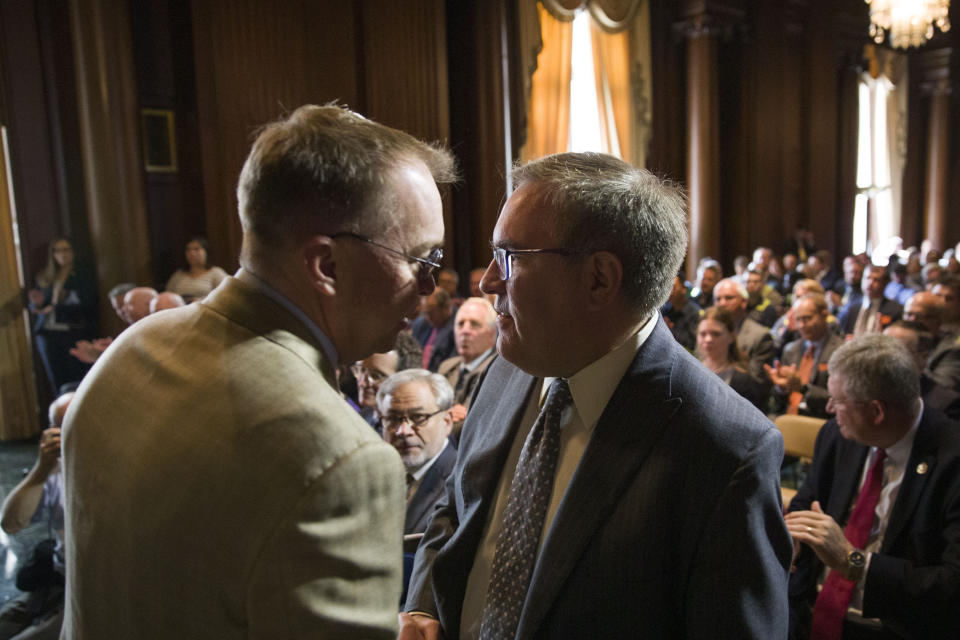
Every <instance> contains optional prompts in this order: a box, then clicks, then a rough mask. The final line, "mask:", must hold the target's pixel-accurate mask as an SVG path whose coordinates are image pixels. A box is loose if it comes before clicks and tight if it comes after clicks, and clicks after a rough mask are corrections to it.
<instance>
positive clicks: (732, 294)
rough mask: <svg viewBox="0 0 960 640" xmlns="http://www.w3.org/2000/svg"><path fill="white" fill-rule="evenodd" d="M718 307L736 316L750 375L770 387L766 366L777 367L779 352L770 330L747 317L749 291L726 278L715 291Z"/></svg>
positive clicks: (731, 279)
mask: <svg viewBox="0 0 960 640" xmlns="http://www.w3.org/2000/svg"><path fill="white" fill-rule="evenodd" d="M713 299H714V304H716V306H718V307H720V308H722V309H726V310H727V311H728V312H730V314H731V315H732V316H733V322H734V328H735V329H736V334H737V348H738V349H740V351H741V352H742V353H745V354H747V357H748V358H749V365H748V367H747V371H748V372H749V373H750V375H752V376H753V377H754V378H756V379H757V380H759V381H760V382H761V383H763V384H764V385H765V386H766V387H768V386H769V384H770V380H769V378H767V373H766V372H765V371H764V369H763V365H765V364H773V358H774V356H775V355H776V350H775V349H774V347H773V336H771V335H770V330H769V329H768V328H767V327H765V326H763V325H762V324H760V323H759V322H756V321H755V320H751V319H750V318H748V317H747V290H746V288H745V287H744V286H743V285H742V284H741V283H740V282H739V281H737V280H735V279H734V278H724V279H723V280H721V281H720V282H718V283H717V286H716V287H715V288H714V290H713Z"/></svg>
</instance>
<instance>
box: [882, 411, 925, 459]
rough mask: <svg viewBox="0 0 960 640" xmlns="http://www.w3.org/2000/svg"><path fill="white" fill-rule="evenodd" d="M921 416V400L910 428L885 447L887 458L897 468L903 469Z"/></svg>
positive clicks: (908, 457)
mask: <svg viewBox="0 0 960 640" xmlns="http://www.w3.org/2000/svg"><path fill="white" fill-rule="evenodd" d="M922 416H923V400H921V401H920V411H919V412H917V417H916V418H915V419H914V421H913V424H912V425H910V429H909V430H907V432H906V433H905V434H903V437H902V438H900V439H899V440H897V441H896V442H895V443H893V444H892V445H890V446H889V447H887V448H886V452H887V458H889V459H890V461H891V462H893V464H895V465H896V467H897V468H898V469H903V468H905V467H906V466H907V461H908V460H909V459H910V451H911V450H912V449H913V441H914V439H915V438H916V437H917V428H918V427H919V426H920V418H921V417H922Z"/></svg>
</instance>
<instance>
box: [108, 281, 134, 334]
mask: <svg viewBox="0 0 960 640" xmlns="http://www.w3.org/2000/svg"><path fill="white" fill-rule="evenodd" d="M136 287H137V285H135V284H133V283H132V282H121V283H120V284H118V285H116V286H114V287H113V288H112V289H110V293H108V294H107V297H108V298H110V306H111V307H113V312H114V313H115V314H117V317H118V318H120V319H121V320H123V322H124V324H126V322H127V319H126V317H125V316H124V314H123V298H124V296H126V295H127V292H128V291H130V290H131V289H135V288H136Z"/></svg>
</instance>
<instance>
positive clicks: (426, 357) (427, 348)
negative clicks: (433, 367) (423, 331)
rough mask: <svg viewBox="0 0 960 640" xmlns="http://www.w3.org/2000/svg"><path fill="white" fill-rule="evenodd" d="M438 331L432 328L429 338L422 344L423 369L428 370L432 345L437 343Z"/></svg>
mask: <svg viewBox="0 0 960 640" xmlns="http://www.w3.org/2000/svg"><path fill="white" fill-rule="evenodd" d="M438 332H439V331H438V329H437V328H436V327H434V328H433V329H432V330H431V331H430V337H428V338H427V341H426V342H424V343H423V368H424V369H429V368H430V358H431V357H432V356H433V343H434V342H436V341H437V333H438Z"/></svg>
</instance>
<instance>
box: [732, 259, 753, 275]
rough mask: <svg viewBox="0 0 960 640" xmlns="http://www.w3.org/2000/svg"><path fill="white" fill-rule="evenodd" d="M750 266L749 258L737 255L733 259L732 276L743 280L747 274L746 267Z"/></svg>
mask: <svg viewBox="0 0 960 640" xmlns="http://www.w3.org/2000/svg"><path fill="white" fill-rule="evenodd" d="M748 266H750V258H748V257H747V256H744V255H739V256H737V257H735V258H734V259H733V277H735V278H737V279H739V280H741V281H742V280H743V279H744V278H745V277H746V275H747V267H748Z"/></svg>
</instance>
